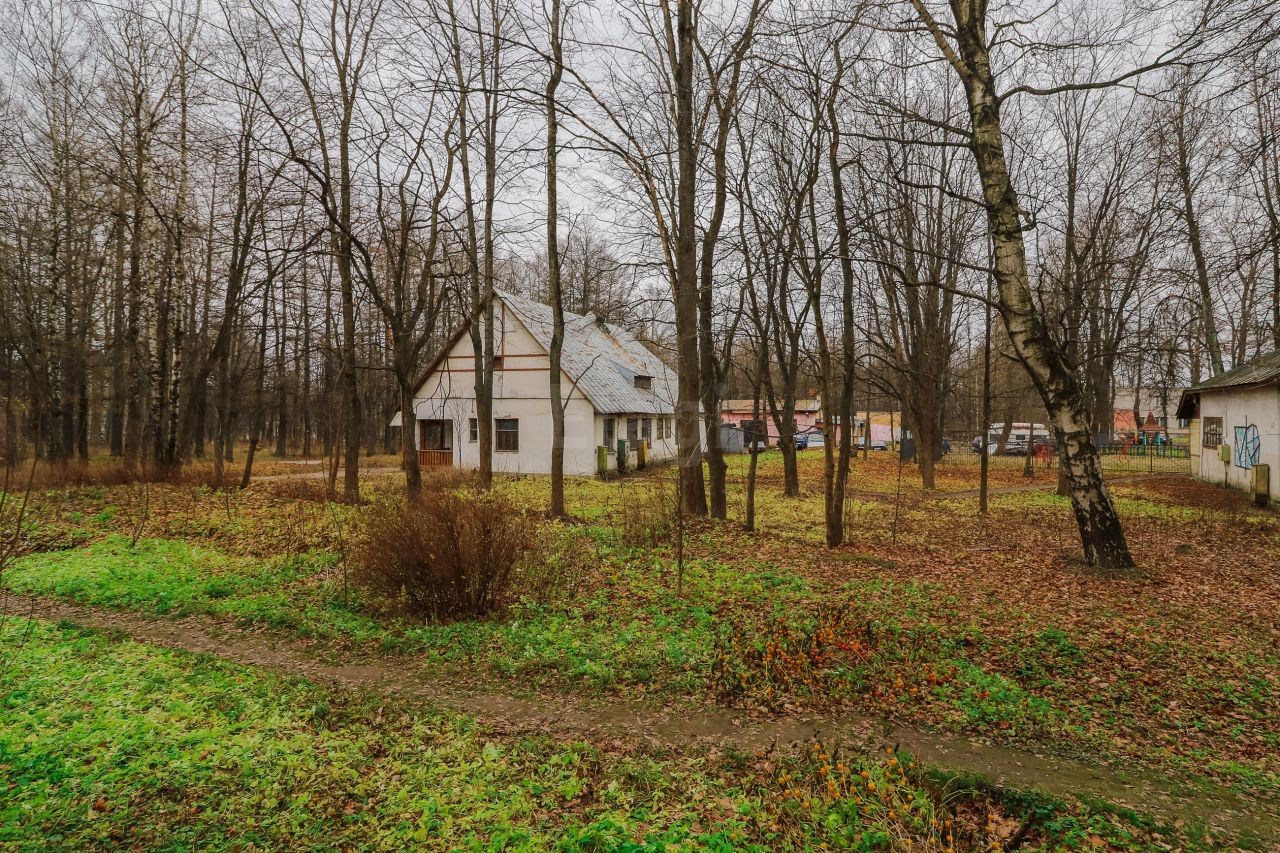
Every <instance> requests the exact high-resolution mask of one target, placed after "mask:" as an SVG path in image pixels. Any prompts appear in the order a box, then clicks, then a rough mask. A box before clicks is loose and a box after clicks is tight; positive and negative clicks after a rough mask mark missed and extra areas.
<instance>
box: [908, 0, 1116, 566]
mask: <svg viewBox="0 0 1280 853" xmlns="http://www.w3.org/2000/svg"><path fill="white" fill-rule="evenodd" d="M913 5H914V6H915V8H916V10H917V13H918V14H919V15H920V16H921V18H922V20H924V21H925V23H926V25H927V26H928V27H929V29H930V31H931V33H932V34H933V37H934V39H935V40H936V41H937V42H938V44H939V46H940V47H941V48H942V49H943V52H944V54H946V55H947V59H948V61H949V62H950V63H951V65H952V67H953V68H954V69H955V71H956V73H957V74H958V75H959V77H960V79H961V82H962V83H963V85H964V88H965V94H966V97H967V100H968V106H969V120H970V125H971V128H972V133H973V136H972V140H971V145H970V150H971V151H972V153H973V157H974V161H975V163H976V165H977V168H978V174H979V176H980V177H981V180H982V193H983V201H984V205H985V207H986V212H987V221H988V228H989V230H990V232H991V237H992V246H993V250H994V255H995V276H996V284H997V286H998V288H999V293H1000V303H1001V314H1002V316H1003V319H1004V323H1005V327H1006V328H1007V329H1008V332H1009V338H1010V340H1011V341H1012V343H1013V348H1014V351H1015V352H1016V353H1017V356H1018V359H1019V360H1020V361H1021V362H1022V364H1023V366H1024V367H1025V368H1026V370H1027V373H1028V375H1029V376H1030V377H1031V381H1032V383H1033V384H1034V385H1035V387H1036V390H1037V391H1038V392H1039V393H1040V397H1041V399H1042V400H1043V401H1044V404H1045V409H1046V410H1047V411H1048V413H1049V418H1050V421H1051V422H1052V424H1053V426H1054V431H1055V433H1056V434H1057V436H1058V443H1059V446H1060V447H1061V450H1062V464H1063V465H1064V466H1066V469H1067V478H1068V481H1069V482H1070V487H1071V504H1072V509H1073V510H1074V512H1075V516H1076V523H1077V526H1078V527H1079V530H1080V542H1081V545H1082V546H1083V549H1084V556H1085V560H1086V561H1087V562H1089V563H1090V564H1092V565H1097V566H1100V567H1102V568H1105V569H1124V568H1128V567H1131V566H1132V565H1133V557H1132V555H1131V554H1130V553H1129V546H1128V543H1127V542H1126V541H1125V535H1124V529H1123V528H1122V527H1121V525H1120V517H1119V516H1118V515H1117V514H1116V510H1115V505H1114V504H1113V503H1112V502H1111V495H1110V493H1109V492H1108V490H1107V486H1106V483H1105V482H1104V481H1103V477H1102V466H1101V464H1100V463H1099V460H1098V453H1097V450H1096V449H1095V447H1094V445H1093V436H1092V434H1091V433H1090V430H1089V417H1088V414H1087V412H1086V411H1085V409H1084V405H1083V400H1082V399H1081V395H1080V389H1079V386H1078V384H1077V383H1076V379H1075V376H1074V374H1073V373H1072V371H1071V368H1070V366H1069V365H1068V364H1067V363H1066V362H1065V360H1064V358H1063V356H1062V352H1061V351H1060V349H1059V348H1058V347H1057V345H1056V344H1055V342H1054V340H1053V338H1052V336H1051V334H1050V332H1049V330H1048V329H1047V328H1046V326H1045V324H1044V321H1043V319H1042V317H1041V316H1040V313H1039V311H1038V310H1037V308H1036V304H1035V301H1034V299H1033V297H1032V294H1031V287H1030V282H1029V277H1028V274H1027V258H1026V246H1025V244H1024V242H1023V236H1022V221H1021V207H1020V205H1019V201H1018V195H1017V192H1016V191H1015V190H1014V187H1013V180H1012V176H1011V175H1010V172H1009V167H1008V163H1007V161H1006V159H1005V153H1004V135H1003V131H1002V129H1001V124H1000V105H999V101H998V99H997V95H996V89H995V76H994V74H993V72H992V70H991V63H990V58H989V56H988V53H987V50H988V47H987V46H988V44H989V42H988V37H987V27H986V20H985V12H986V6H969V7H961V6H953V7H952V10H953V14H955V15H956V17H957V19H956V21H955V25H956V26H955V31H954V37H955V43H956V46H957V48H958V51H959V55H956V53H955V52H953V51H952V49H951V47H950V45H949V43H948V41H947V39H948V36H947V34H946V33H944V32H943V30H942V28H941V27H940V26H939V25H938V24H937V22H936V21H934V19H933V18H932V16H930V15H929V13H928V12H927V11H926V10H925V8H924V6H923V5H922V4H921V3H920V0H913Z"/></svg>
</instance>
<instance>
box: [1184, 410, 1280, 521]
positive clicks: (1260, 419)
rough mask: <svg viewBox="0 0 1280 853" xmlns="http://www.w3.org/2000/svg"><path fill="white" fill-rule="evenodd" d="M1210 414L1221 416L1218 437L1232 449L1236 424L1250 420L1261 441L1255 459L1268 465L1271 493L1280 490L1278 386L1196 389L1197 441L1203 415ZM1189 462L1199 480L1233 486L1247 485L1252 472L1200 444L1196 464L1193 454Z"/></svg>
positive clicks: (1245, 423) (1241, 486)
mask: <svg viewBox="0 0 1280 853" xmlns="http://www.w3.org/2000/svg"><path fill="white" fill-rule="evenodd" d="M1212 417H1220V418H1222V441H1223V443H1224V444H1226V445H1228V446H1231V447H1232V449H1233V451H1234V444H1235V428H1236V427H1238V426H1240V427H1242V426H1248V425H1250V424H1252V425H1254V426H1256V427H1257V428H1258V438H1259V442H1260V445H1261V453H1260V457H1259V460H1258V461H1259V462H1261V463H1262V464H1265V465H1270V466H1271V469H1270V487H1271V494H1272V496H1273V497H1275V496H1276V494H1277V492H1278V491H1280V387H1277V386H1275V385H1272V386H1270V387H1266V388H1249V389H1233V388H1224V389H1222V390H1221V391H1213V390H1205V391H1202V392H1200V419H1199V423H1198V424H1197V427H1198V428H1197V429H1196V430H1195V431H1194V433H1193V435H1194V437H1195V438H1196V443H1197V444H1199V443H1200V437H1201V434H1202V432H1203V430H1204V423H1205V419H1206V418H1212ZM1192 462H1193V468H1192V470H1198V471H1199V476H1200V478H1201V479H1203V480H1207V481H1208V482H1211V483H1218V484H1220V485H1224V486H1230V487H1231V488H1235V489H1248V488H1250V486H1251V483H1252V479H1253V474H1252V471H1251V470H1250V469H1248V468H1239V467H1237V466H1236V465H1235V464H1234V462H1232V461H1228V462H1222V461H1220V460H1219V459H1218V454H1217V452H1216V451H1215V450H1214V449H1212V448H1208V447H1203V448H1200V459H1199V466H1198V468H1197V467H1195V466H1194V462H1195V459H1194V458H1193V460H1192Z"/></svg>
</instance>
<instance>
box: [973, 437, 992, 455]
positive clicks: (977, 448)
mask: <svg viewBox="0 0 1280 853" xmlns="http://www.w3.org/2000/svg"><path fill="white" fill-rule="evenodd" d="M969 447H970V448H971V449H972V450H973V452H974V453H981V452H982V436H980V435H975V436H974V437H973V441H971V442H969ZM987 452H988V453H990V452H991V451H990V450H988V451H987Z"/></svg>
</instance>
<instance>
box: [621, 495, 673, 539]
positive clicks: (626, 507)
mask: <svg viewBox="0 0 1280 853" xmlns="http://www.w3.org/2000/svg"><path fill="white" fill-rule="evenodd" d="M619 494H620V499H619V505H620V507H621V517H620V519H619V522H620V523H619V525H618V534H619V535H620V536H621V537H622V541H623V542H624V543H626V544H627V545H630V546H632V547H634V548H653V547H657V546H659V545H663V544H668V543H670V542H671V540H672V537H673V536H674V535H675V527H676V501H677V499H678V497H679V496H678V495H677V494H676V491H675V487H674V486H673V484H672V483H671V481H670V480H669V479H666V478H661V479H658V478H655V479H653V480H650V481H647V482H646V481H641V482H636V483H631V484H627V483H625V481H623V482H622V483H621V484H620V485H619Z"/></svg>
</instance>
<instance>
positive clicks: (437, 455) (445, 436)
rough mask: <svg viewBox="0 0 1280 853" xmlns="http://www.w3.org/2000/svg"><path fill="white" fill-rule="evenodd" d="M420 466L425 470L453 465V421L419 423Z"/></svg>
mask: <svg viewBox="0 0 1280 853" xmlns="http://www.w3.org/2000/svg"><path fill="white" fill-rule="evenodd" d="M418 465H420V466H421V467H423V468H448V467H449V466H451V465H453V421H446V420H419V421H418Z"/></svg>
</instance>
